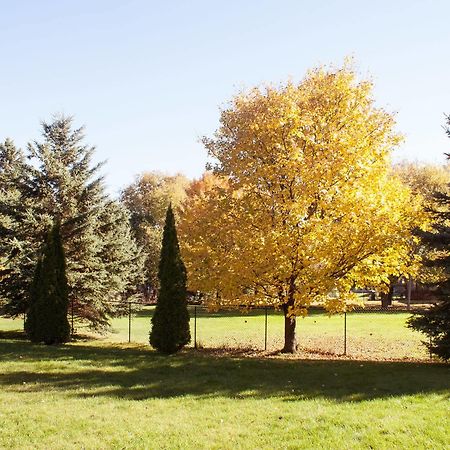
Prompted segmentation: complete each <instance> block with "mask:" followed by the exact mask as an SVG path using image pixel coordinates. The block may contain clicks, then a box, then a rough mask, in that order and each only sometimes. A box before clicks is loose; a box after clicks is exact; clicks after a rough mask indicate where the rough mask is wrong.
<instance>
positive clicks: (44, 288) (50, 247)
mask: <svg viewBox="0 0 450 450" xmlns="http://www.w3.org/2000/svg"><path fill="white" fill-rule="evenodd" d="M68 295H69V290H68V286H67V277H66V262H65V257H64V250H63V246H62V242H61V232H60V226H59V224H56V225H54V226H53V227H52V228H51V230H50V231H49V232H48V235H47V239H46V242H45V245H44V249H43V253H42V256H41V257H39V259H38V263H37V265H36V270H35V273H34V277H33V282H32V284H31V290H30V305H29V309H28V312H27V318H26V320H25V331H26V333H27V335H28V337H29V338H30V340H31V341H32V342H44V343H45V344H47V345H50V344H60V343H63V342H67V341H68V340H69V337H70V326H69V321H68V320H67V311H68V306H69V296H68Z"/></svg>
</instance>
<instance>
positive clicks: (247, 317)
mask: <svg viewBox="0 0 450 450" xmlns="http://www.w3.org/2000/svg"><path fill="white" fill-rule="evenodd" d="M152 311H153V307H145V308H143V309H141V310H140V311H136V312H134V313H133V315H132V320H131V341H132V342H137V343H143V344H145V343H148V333H149V330H150V319H151V315H152ZM190 315H191V335H192V338H193V337H194V307H190ZM196 315H197V335H196V338H197V344H198V345H199V346H200V347H204V348H213V347H233V348H248V347H251V348H255V349H259V350H263V349H264V327H265V325H264V323H265V313H264V310H259V311H253V312H250V313H247V314H245V313H239V312H223V311H220V312H218V313H208V312H206V311H205V310H204V309H202V308H197V309H196ZM409 316H410V314H409V313H407V312H401V313H397V312H396V313H378V312H377V313H372V312H371V313H349V314H347V354H348V355H349V356H352V357H364V358H372V359H405V358H419V359H427V358H428V357H429V356H428V353H427V351H426V348H425V347H424V346H423V345H422V340H423V339H424V337H423V336H422V335H421V334H420V333H417V332H416V331H413V330H411V329H409V328H407V327H406V320H407V318H408V317H409ZM267 323H268V327H267V331H268V334H267V350H268V351H274V350H277V349H280V348H282V346H283V316H282V314H281V313H280V312H269V313H268V318H267ZM128 327H129V321H128V317H123V318H118V319H114V320H113V321H112V329H111V333H110V334H108V335H107V336H106V339H108V340H111V341H113V342H127V341H128V331H129V328H128ZM297 330H298V340H299V343H300V347H301V349H302V350H303V352H304V353H309V354H314V353H322V354H323V353H328V354H332V355H340V354H342V353H343V352H344V316H343V315H332V316H328V315H327V314H324V313H320V314H319V313H314V312H313V313H312V314H310V315H309V316H308V317H306V318H304V319H301V318H300V319H298V321H297ZM191 345H192V346H193V342H192V344H191Z"/></svg>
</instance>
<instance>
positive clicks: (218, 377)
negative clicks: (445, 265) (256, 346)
mask: <svg viewBox="0 0 450 450" xmlns="http://www.w3.org/2000/svg"><path fill="white" fill-rule="evenodd" d="M2 337H3V339H0V374H1V375H0V384H1V387H0V404H1V409H0V429H1V430H2V432H1V433H0V448H16V449H35V448H38V449H58V448H73V449H75V448H77V449H78V448H376V449H378V448H385V449H391V448H446V446H447V445H448V431H449V429H448V412H449V411H448V408H449V403H448V394H449V375H450V370H449V367H448V366H446V365H439V364H420V363H406V362H405V363H402V362H361V361H318V360H309V361H304V360H284V359H270V358H269V359H267V358H238V357H231V356H226V355H223V356H212V355H211V354H209V353H207V352H206V351H202V352H198V351H195V350H193V349H188V350H186V351H184V352H182V353H181V354H178V355H175V356H170V357H165V356H161V355H158V354H157V353H156V352H154V351H152V350H151V349H150V348H149V347H148V346H139V345H137V344H132V345H119V344H112V343H108V342H105V341H90V342H83V341H79V342H75V343H72V344H69V345H66V346H61V347H46V346H40V345H32V344H30V343H28V342H26V341H24V340H21V339H19V338H18V337H19V336H18V335H16V334H14V333H12V332H4V333H3V334H2Z"/></svg>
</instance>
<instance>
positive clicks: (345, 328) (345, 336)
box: [344, 311, 347, 355]
mask: <svg viewBox="0 0 450 450" xmlns="http://www.w3.org/2000/svg"><path fill="white" fill-rule="evenodd" d="M344 355H347V311H344Z"/></svg>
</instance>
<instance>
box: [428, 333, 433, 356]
mask: <svg viewBox="0 0 450 450" xmlns="http://www.w3.org/2000/svg"><path fill="white" fill-rule="evenodd" d="M429 349H430V361H432V360H433V353H431V336H430V346H429Z"/></svg>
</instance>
